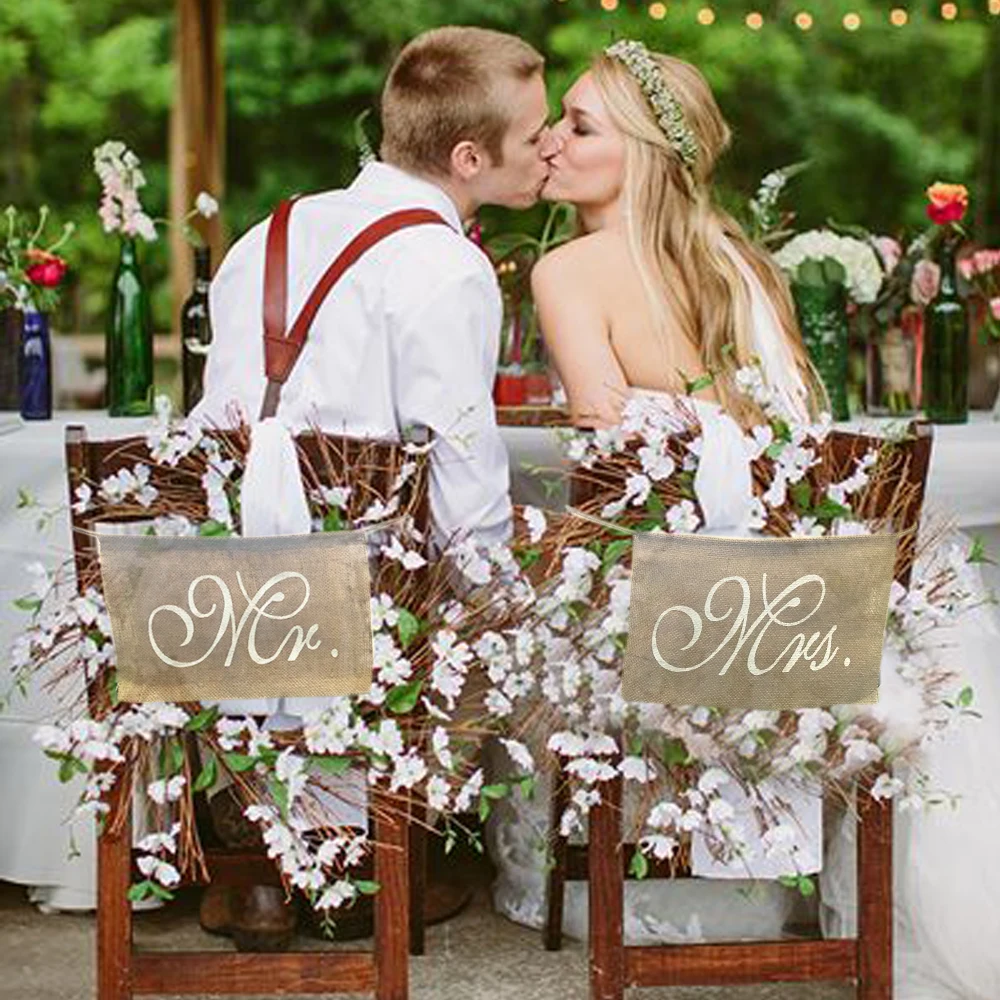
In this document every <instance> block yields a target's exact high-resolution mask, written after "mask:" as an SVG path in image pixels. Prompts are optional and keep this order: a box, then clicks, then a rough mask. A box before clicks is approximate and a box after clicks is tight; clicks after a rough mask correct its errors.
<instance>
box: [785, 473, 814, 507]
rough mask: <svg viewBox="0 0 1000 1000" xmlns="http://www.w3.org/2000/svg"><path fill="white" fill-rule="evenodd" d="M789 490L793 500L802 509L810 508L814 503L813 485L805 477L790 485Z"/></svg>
mask: <svg viewBox="0 0 1000 1000" xmlns="http://www.w3.org/2000/svg"><path fill="white" fill-rule="evenodd" d="M788 492H789V493H791V495H792V500H793V502H794V503H795V506H796V507H797V508H798V509H799V510H800V511H803V512H804V511H807V510H809V507H810V504H811V503H812V487H811V486H810V485H809V484H808V483H807V482H806V481H805V480H804V479H800V480H799V481H798V482H797V483H794V484H793V485H792V486H790V487H789V489H788Z"/></svg>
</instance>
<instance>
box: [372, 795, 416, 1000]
mask: <svg viewBox="0 0 1000 1000" xmlns="http://www.w3.org/2000/svg"><path fill="white" fill-rule="evenodd" d="M372 798H373V803H372V805H373V809H372V813H373V814H374V820H375V821H374V826H375V880H376V881H377V882H378V884H379V890H378V892H377V893H376V895H375V998H376V1000H407V997H408V996H409V953H408V951H409V950H408V945H409V936H410V912H409V911H410V889H409V874H410V872H409V868H410V860H409V817H408V816H405V815H402V814H401V813H400V811H399V808H398V806H395V807H394V804H393V803H392V802H391V801H389V799H388V797H387V796H386V795H385V794H384V793H382V792H381V790H379V791H376V792H375V794H374V795H373V797H372Z"/></svg>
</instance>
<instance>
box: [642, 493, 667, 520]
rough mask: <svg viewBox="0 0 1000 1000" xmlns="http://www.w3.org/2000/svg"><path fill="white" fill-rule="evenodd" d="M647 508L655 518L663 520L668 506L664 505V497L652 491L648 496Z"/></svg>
mask: <svg viewBox="0 0 1000 1000" xmlns="http://www.w3.org/2000/svg"><path fill="white" fill-rule="evenodd" d="M646 510H647V511H649V513H650V514H652V515H653V517H655V518H659V519H661V520H662V518H663V512H664V511H665V510H666V508H665V507H664V506H663V498H662V497H661V496H660V494H659V493H656V492H655V491H654V492H651V493H650V494H649V496H648V497H646Z"/></svg>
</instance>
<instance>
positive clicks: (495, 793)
mask: <svg viewBox="0 0 1000 1000" xmlns="http://www.w3.org/2000/svg"><path fill="white" fill-rule="evenodd" d="M479 794H480V795H483V796H485V797H486V798H488V799H503V798H506V797H507V796H508V795H509V794H510V785H508V784H507V783H506V782H505V781H500V782H497V783H496V784H494V785H484V786H483V788H482V789H481V791H480V793H479Z"/></svg>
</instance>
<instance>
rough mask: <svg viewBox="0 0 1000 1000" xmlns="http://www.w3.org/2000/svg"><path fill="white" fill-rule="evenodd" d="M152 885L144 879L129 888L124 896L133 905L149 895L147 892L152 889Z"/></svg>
mask: <svg viewBox="0 0 1000 1000" xmlns="http://www.w3.org/2000/svg"><path fill="white" fill-rule="evenodd" d="M152 885H153V883H152V882H150V881H149V879H146V880H145V881H143V882H136V883H135V885H131V886H129V890H128V892H127V893H126V894H125V895H126V896H128V898H129V900H131V901H132V902H133V903H138V902H139V900H141V899H145V898H146V896H148V895H149V891H150V889H151V888H152Z"/></svg>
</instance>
